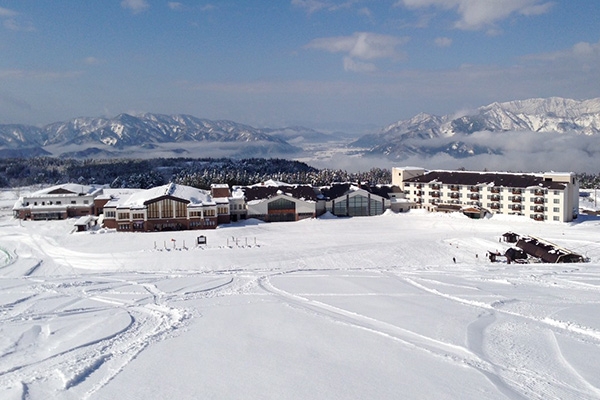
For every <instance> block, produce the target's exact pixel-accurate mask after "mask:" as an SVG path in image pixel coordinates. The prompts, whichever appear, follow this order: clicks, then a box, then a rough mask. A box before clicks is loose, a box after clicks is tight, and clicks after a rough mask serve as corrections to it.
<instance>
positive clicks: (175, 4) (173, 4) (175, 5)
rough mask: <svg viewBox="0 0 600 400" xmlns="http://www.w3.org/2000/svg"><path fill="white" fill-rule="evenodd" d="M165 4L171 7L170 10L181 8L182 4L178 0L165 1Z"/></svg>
mask: <svg viewBox="0 0 600 400" xmlns="http://www.w3.org/2000/svg"><path fill="white" fill-rule="evenodd" d="M167 6H168V7H169V8H170V9H171V10H181V9H182V8H183V4H182V3H180V2H178V1H169V2H168V3H167Z"/></svg>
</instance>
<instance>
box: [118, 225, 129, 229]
mask: <svg viewBox="0 0 600 400" xmlns="http://www.w3.org/2000/svg"><path fill="white" fill-rule="evenodd" d="M119 230H120V231H128V230H129V224H119Z"/></svg>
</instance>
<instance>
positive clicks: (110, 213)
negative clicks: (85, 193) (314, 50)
mask: <svg viewBox="0 0 600 400" xmlns="http://www.w3.org/2000/svg"><path fill="white" fill-rule="evenodd" d="M114 217H115V212H114V211H105V212H104V218H114Z"/></svg>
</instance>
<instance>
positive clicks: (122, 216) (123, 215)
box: [118, 212, 129, 219]
mask: <svg viewBox="0 0 600 400" xmlns="http://www.w3.org/2000/svg"><path fill="white" fill-rule="evenodd" d="M118 219H129V213H128V212H120V213H119V218H118Z"/></svg>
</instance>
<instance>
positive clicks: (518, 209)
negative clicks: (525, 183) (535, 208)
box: [510, 204, 522, 211]
mask: <svg viewBox="0 0 600 400" xmlns="http://www.w3.org/2000/svg"><path fill="white" fill-rule="evenodd" d="M510 209H511V210H513V211H521V209H522V207H521V205H520V204H513V205H511V207H510Z"/></svg>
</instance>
